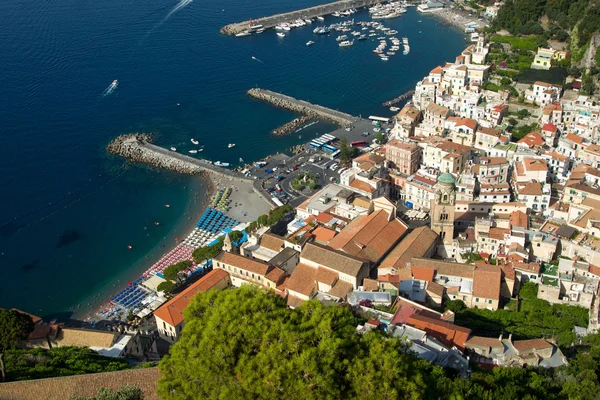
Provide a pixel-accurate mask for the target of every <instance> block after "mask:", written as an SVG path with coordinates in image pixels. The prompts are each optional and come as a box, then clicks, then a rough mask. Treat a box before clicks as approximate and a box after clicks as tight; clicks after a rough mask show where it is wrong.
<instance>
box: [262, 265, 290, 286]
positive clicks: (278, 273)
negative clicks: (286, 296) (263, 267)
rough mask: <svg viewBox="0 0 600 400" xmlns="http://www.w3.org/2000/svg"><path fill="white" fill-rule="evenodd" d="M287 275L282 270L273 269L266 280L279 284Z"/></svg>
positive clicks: (266, 276)
mask: <svg viewBox="0 0 600 400" xmlns="http://www.w3.org/2000/svg"><path fill="white" fill-rule="evenodd" d="M285 274H286V272H285V271H284V270H282V269H281V268H279V267H273V269H272V270H271V271H269V273H268V274H267V275H265V279H268V280H270V281H271V282H274V283H275V284H277V283H278V282H279V281H280V280H281V279H282V278H283V277H284V275H285Z"/></svg>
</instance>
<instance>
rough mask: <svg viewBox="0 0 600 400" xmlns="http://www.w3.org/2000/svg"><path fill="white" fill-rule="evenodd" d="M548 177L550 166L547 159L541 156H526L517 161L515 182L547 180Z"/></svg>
mask: <svg viewBox="0 0 600 400" xmlns="http://www.w3.org/2000/svg"><path fill="white" fill-rule="evenodd" d="M547 178H548V166H547V165H546V160H544V159H539V158H531V157H524V158H523V159H522V160H521V161H517V162H515V169H514V179H515V182H531V181H537V182H546V180H547Z"/></svg>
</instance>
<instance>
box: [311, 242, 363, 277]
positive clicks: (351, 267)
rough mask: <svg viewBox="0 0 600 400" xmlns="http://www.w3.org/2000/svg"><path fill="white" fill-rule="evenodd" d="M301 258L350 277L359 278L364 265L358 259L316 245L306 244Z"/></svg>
mask: <svg viewBox="0 0 600 400" xmlns="http://www.w3.org/2000/svg"><path fill="white" fill-rule="evenodd" d="M300 258H301V259H306V260H309V261H311V262H314V263H315V264H318V265H323V266H325V267H327V268H330V269H333V270H335V271H338V272H343V273H344V274H347V275H350V276H357V275H358V273H359V272H360V270H361V269H362V268H363V265H364V261H362V260H360V259H358V258H355V257H353V256H351V255H348V254H346V253H343V252H341V251H337V250H334V249H332V248H330V247H326V246H321V245H318V244H316V243H306V245H304V248H303V249H302V253H301V254H300Z"/></svg>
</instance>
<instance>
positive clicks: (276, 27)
mask: <svg viewBox="0 0 600 400" xmlns="http://www.w3.org/2000/svg"><path fill="white" fill-rule="evenodd" d="M275 30H278V31H282V30H283V26H281V25H275Z"/></svg>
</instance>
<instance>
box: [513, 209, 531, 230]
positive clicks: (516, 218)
mask: <svg viewBox="0 0 600 400" xmlns="http://www.w3.org/2000/svg"><path fill="white" fill-rule="evenodd" d="M510 225H511V226H518V227H521V228H525V229H529V217H528V216H527V214H525V213H524V212H523V211H513V212H512V213H510Z"/></svg>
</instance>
